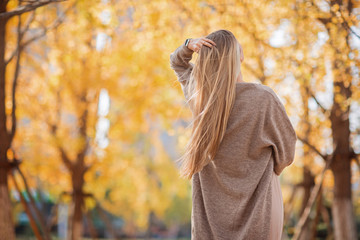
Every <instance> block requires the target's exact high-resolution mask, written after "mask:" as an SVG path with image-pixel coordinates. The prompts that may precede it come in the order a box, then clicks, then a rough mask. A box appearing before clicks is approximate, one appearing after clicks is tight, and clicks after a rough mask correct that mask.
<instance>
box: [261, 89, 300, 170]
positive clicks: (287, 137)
mask: <svg viewBox="0 0 360 240" xmlns="http://www.w3.org/2000/svg"><path fill="white" fill-rule="evenodd" d="M268 89H269V91H268V93H269V94H270V96H269V105H268V109H267V111H266V119H265V124H264V133H265V139H266V141H267V143H269V145H270V146H271V147H272V150H273V156H274V172H275V173H276V174H277V175H280V174H281V172H282V171H283V170H284V168H285V167H287V166H289V165H290V164H291V163H292V162H293V161H294V156H295V144H296V139H297V136H296V132H295V130H294V128H293V126H292V124H291V122H290V119H289V117H288V115H287V114H286V110H285V107H284V105H283V104H282V102H281V101H280V99H279V98H278V96H277V95H276V93H275V92H274V91H273V90H272V89H271V88H268Z"/></svg>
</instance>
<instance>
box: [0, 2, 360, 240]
mask: <svg viewBox="0 0 360 240" xmlns="http://www.w3.org/2000/svg"><path fill="white" fill-rule="evenodd" d="M359 11H360V2H359V1H355V0H347V1H346V0H273V1H271V0H258V1H250V0H243V1H240V0H239V1H235V0H213V1H179V0H167V1H165V0H153V1H145V0H133V1H130V0H129V1H126V0H123V1H120V0H98V1H95V0H67V1H61V0H39V1H36V0H22V1H18V0H9V1H7V0H3V1H1V3H0V239H1V240H13V239H44V240H49V239H70V240H77V239H82V238H87V239H97V238H109V239H110V238H111V239H127V238H129V239H139V238H143V239H153V238H163V239H190V237H191V224H190V220H191V219H190V217H191V183H190V182H189V181H187V180H184V179H180V178H179V176H178V169H177V165H176V164H175V162H174V161H175V160H176V159H178V158H179V157H180V156H181V154H182V153H183V150H184V147H185V145H186V143H187V141H188V139H189V133H190V131H189V130H190V129H189V128H187V126H188V124H189V122H190V120H191V112H190V110H189V109H188V107H187V105H186V104H185V100H184V96H183V93H182V91H181V87H180V83H179V82H177V78H176V75H175V74H174V72H173V70H172V69H171V68H170V65H169V60H170V53H172V52H173V51H174V50H175V49H176V48H177V47H178V46H180V45H181V44H183V43H184V41H185V39H186V38H197V37H201V36H206V35H208V34H209V33H211V32H212V31H216V30H219V29H228V30H230V31H232V32H233V33H234V35H235V36H236V38H237V39H238V40H239V42H240V43H241V44H242V46H243V49H244V54H245V61H244V62H243V64H242V72H243V77H244V80H245V81H247V82H258V83H262V84H265V85H268V86H270V87H271V88H273V89H274V91H275V92H276V93H277V94H278V96H279V97H280V98H281V101H282V102H283V104H284V105H285V107H286V111H287V113H288V115H289V117H290V120H291V122H292V123H293V126H294V127H295V129H296V132H297V135H298V141H297V144H296V147H297V149H296V154H295V160H294V162H293V164H292V165H291V166H290V167H288V168H286V169H285V170H284V171H283V173H282V174H281V175H280V180H281V185H282V192H283V199H284V210H285V216H284V231H283V239H339V240H346V239H351V240H352V239H360V237H358V236H359V235H360V189H359V180H360V175H359V173H360V163H359V161H360V106H359V103H360V82H359V67H360V58H359V57H360V56H359V49H360V28H359V18H360V16H359ZM196 57H197V56H196V53H194V54H193V60H192V62H193V61H194V59H196ZM259 231H260V230H259Z"/></svg>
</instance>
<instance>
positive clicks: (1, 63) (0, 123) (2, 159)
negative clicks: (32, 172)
mask: <svg viewBox="0 0 360 240" xmlns="http://www.w3.org/2000/svg"><path fill="white" fill-rule="evenodd" d="M6 4H7V3H6V1H1V2H0V13H3V12H6ZM5 27H6V21H5V20H0V206H1V208H0V233H1V234H0V240H14V239H15V231H14V223H13V220H12V217H11V216H12V215H11V209H12V207H11V201H10V197H9V187H8V169H9V167H10V166H9V163H8V159H7V155H6V154H7V150H8V148H9V140H8V138H9V136H8V132H7V129H6V112H5V31H6V28H5Z"/></svg>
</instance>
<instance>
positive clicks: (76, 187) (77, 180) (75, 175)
mask: <svg viewBox="0 0 360 240" xmlns="http://www.w3.org/2000/svg"><path fill="white" fill-rule="evenodd" d="M84 173H85V171H83V167H82V166H81V167H80V166H78V167H74V168H73V171H72V172H71V174H72V185H73V214H72V220H71V239H72V240H78V239H81V238H82V235H83V211H82V210H83V208H84V194H83V187H84Z"/></svg>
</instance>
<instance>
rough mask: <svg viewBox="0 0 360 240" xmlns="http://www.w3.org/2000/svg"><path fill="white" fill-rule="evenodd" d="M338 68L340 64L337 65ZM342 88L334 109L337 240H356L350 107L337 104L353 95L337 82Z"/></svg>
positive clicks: (335, 230) (335, 225) (332, 112)
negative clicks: (340, 99) (342, 98)
mask: <svg viewBox="0 0 360 240" xmlns="http://www.w3.org/2000/svg"><path fill="white" fill-rule="evenodd" d="M334 67H335V69H336V68H337V67H339V66H338V64H337V62H335V65H334ZM337 86H338V87H340V92H338V93H334V104H333V107H332V109H331V115H330V120H331V129H332V138H333V143H334V147H336V148H335V149H334V160H333V162H332V164H331V166H330V167H331V170H332V172H333V175H334V200H333V204H332V209H331V210H332V214H333V216H334V234H335V239H339V240H340V239H344V240H347V239H349V240H353V239H356V227H355V217H354V209H353V204H352V192H351V166H350V165H351V147H350V146H351V145H350V128H349V127H350V122H349V111H350V107H349V106H348V107H346V109H345V110H344V109H341V107H340V104H339V103H338V102H337V101H336V95H338V94H340V95H341V96H343V97H344V98H345V100H347V99H349V98H350V96H351V92H350V89H349V88H346V87H345V86H344V82H342V81H341V82H334V87H337Z"/></svg>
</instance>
